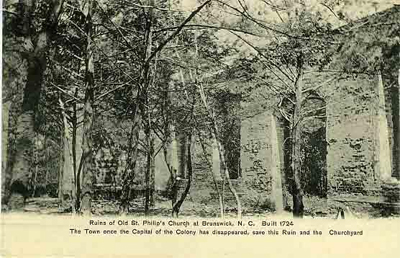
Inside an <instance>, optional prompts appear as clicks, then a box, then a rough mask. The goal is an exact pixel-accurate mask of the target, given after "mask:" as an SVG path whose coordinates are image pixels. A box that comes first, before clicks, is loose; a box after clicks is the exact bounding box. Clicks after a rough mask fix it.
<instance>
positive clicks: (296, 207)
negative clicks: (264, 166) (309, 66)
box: [291, 56, 304, 218]
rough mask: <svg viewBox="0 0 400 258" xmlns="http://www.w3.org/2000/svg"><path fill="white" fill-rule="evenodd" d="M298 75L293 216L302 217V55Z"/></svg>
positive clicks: (296, 83)
mask: <svg viewBox="0 0 400 258" xmlns="http://www.w3.org/2000/svg"><path fill="white" fill-rule="evenodd" d="M297 71H298V76H297V79H296V82H295V89H296V102H295V103H296V104H295V107H294V113H293V117H292V124H291V132H292V139H293V140H292V159H291V160H292V165H291V166H292V170H293V177H294V178H293V179H294V180H293V183H294V186H293V216H294V217H299V218H302V217H303V215H304V204H303V187H302V185H301V127H300V123H301V121H300V119H301V106H302V102H303V96H302V91H303V67H302V57H301V56H300V57H299V59H298V68H297Z"/></svg>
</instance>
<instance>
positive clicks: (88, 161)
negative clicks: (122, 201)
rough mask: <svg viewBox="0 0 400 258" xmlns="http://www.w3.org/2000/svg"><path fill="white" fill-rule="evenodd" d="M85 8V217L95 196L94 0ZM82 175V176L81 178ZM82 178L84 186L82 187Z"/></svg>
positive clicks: (81, 202) (80, 198) (81, 194)
mask: <svg viewBox="0 0 400 258" xmlns="http://www.w3.org/2000/svg"><path fill="white" fill-rule="evenodd" d="M85 4H86V5H87V6H85V7H84V8H83V13H84V15H85V17H86V19H85V32H86V39H87V43H86V58H85V65H86V70H85V91H86V92H85V104H84V116H83V119H84V120H83V137H82V156H81V159H80V164H79V169H78V174H77V178H76V179H77V202H78V203H77V204H76V208H77V210H79V208H80V211H81V212H82V214H84V215H89V214H91V201H92V195H93V184H94V182H95V176H94V172H93V167H92V164H93V139H92V130H93V123H94V118H95V112H94V109H93V108H94V107H93V104H94V94H95V92H94V91H95V89H94V86H95V85H94V63H93V49H94V44H93V38H92V37H93V21H92V18H93V13H94V5H95V1H94V0H87V1H86V3H84V5H85ZM81 174H82V176H81ZM81 178H82V185H81Z"/></svg>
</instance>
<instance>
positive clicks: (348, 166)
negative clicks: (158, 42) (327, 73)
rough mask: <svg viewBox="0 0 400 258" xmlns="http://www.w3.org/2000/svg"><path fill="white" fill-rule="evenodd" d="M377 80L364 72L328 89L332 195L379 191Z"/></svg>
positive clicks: (337, 82)
mask: <svg viewBox="0 0 400 258" xmlns="http://www.w3.org/2000/svg"><path fill="white" fill-rule="evenodd" d="M377 83H378V82H377V79H376V78H375V77H373V78H372V77H368V76H363V75H360V76H356V77H349V78H344V79H339V80H336V81H334V82H333V83H332V84H331V85H329V87H327V90H326V91H325V95H326V102H327V108H326V113H327V125H326V126H327V136H326V137H327V142H328V154H327V169H328V195H329V196H336V195H361V194H362V195H375V194H378V193H379V188H380V185H379V181H380V180H379V178H380V176H379V167H378V166H377V163H378V160H377V157H378V156H377V155H378V153H377V149H376V143H377V139H376V138H377V131H376V126H377V119H376V118H377V108H376V105H377V100H376V99H377V94H376V91H377V90H376V89H377Z"/></svg>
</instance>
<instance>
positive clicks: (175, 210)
mask: <svg viewBox="0 0 400 258" xmlns="http://www.w3.org/2000/svg"><path fill="white" fill-rule="evenodd" d="M186 146H187V160H186V165H187V184H186V187H185V190H184V191H183V193H182V195H181V196H180V198H179V200H177V201H176V202H175V203H174V204H173V205H172V217H178V216H179V210H180V208H181V206H182V204H183V202H184V201H185V199H186V197H187V195H188V193H189V190H190V186H191V183H192V177H193V167H192V134H190V135H189V136H188V143H187V145H186Z"/></svg>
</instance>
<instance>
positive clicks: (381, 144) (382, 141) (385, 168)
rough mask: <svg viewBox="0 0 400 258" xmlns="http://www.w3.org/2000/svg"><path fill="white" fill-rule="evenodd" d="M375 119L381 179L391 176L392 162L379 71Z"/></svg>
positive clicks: (382, 87) (383, 93) (383, 92)
mask: <svg viewBox="0 0 400 258" xmlns="http://www.w3.org/2000/svg"><path fill="white" fill-rule="evenodd" d="M394 109H395V108H394ZM377 119H378V123H377V130H378V131H377V137H378V139H377V140H378V155H379V156H378V164H379V173H380V177H381V179H383V180H386V179H389V178H390V177H391V176H392V166H391V165H392V163H391V160H390V145H389V129H388V121H387V117H386V104H385V91H384V85H383V80H382V74H381V72H379V73H378V112H377ZM393 131H395V130H394V128H393Z"/></svg>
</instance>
